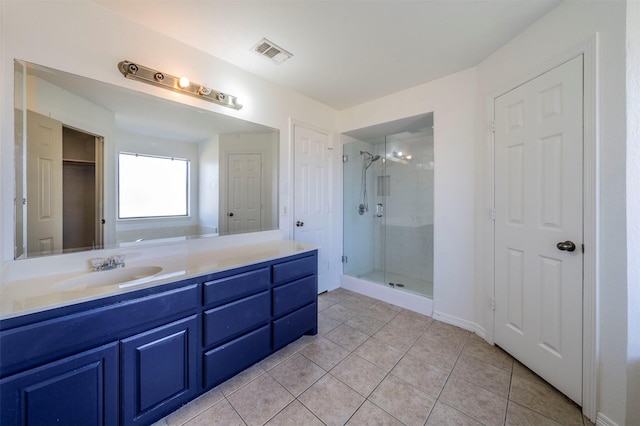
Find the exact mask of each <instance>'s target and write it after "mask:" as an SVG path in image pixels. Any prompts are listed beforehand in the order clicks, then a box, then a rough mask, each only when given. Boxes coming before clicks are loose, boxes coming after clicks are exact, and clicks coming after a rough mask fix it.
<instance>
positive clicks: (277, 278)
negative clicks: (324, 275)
mask: <svg viewBox="0 0 640 426" xmlns="http://www.w3.org/2000/svg"><path fill="white" fill-rule="evenodd" d="M272 268H273V270H272V271H273V283H274V284H280V283H285V282H287V281H291V280H294V279H296V278H302V277H306V276H307V275H312V274H315V273H317V272H318V257H317V256H307V257H303V258H301V259H296V260H290V261H288V262H283V263H279V264H277V265H273V266H272Z"/></svg>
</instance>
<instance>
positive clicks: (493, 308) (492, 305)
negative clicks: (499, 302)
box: [491, 299, 496, 311]
mask: <svg viewBox="0 0 640 426" xmlns="http://www.w3.org/2000/svg"><path fill="white" fill-rule="evenodd" d="M491 310H492V311H495V310H496V299H491Z"/></svg>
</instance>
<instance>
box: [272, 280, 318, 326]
mask: <svg viewBox="0 0 640 426" xmlns="http://www.w3.org/2000/svg"><path fill="white" fill-rule="evenodd" d="M316 280H317V276H316V275H311V276H309V277H306V278H302V279H301V280H296V281H294V282H292V283H289V284H284V285H281V286H278V287H275V288H274V289H273V290H272V291H273V316H274V317H277V316H280V315H282V314H286V313H287V312H290V311H293V310H294V309H297V308H299V307H301V306H304V305H306V304H309V303H311V302H313V301H315V300H316V296H317V293H318V291H317V285H316Z"/></svg>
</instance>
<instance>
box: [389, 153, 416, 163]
mask: <svg viewBox="0 0 640 426" xmlns="http://www.w3.org/2000/svg"><path fill="white" fill-rule="evenodd" d="M392 155H393V158H397V159H398V160H403V161H411V159H412V158H413V157H411V156H410V155H404V154H403V153H402V151H393V154H392Z"/></svg>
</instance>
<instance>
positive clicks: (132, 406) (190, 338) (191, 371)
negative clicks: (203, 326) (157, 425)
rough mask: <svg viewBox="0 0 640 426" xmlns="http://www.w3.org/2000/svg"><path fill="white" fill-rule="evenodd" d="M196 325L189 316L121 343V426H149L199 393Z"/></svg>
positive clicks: (192, 317) (194, 316)
mask: <svg viewBox="0 0 640 426" xmlns="http://www.w3.org/2000/svg"><path fill="white" fill-rule="evenodd" d="M198 323H199V315H191V316H189V317H187V318H184V319H182V320H179V321H175V322H172V323H170V324H167V325H164V326H161V327H157V328H154V329H152V330H149V331H146V332H144V333H140V334H137V335H135V336H132V337H129V338H126V339H123V340H122V341H121V342H120V397H121V400H122V411H121V422H120V424H122V425H135V424H149V423H151V422H153V421H155V420H156V419H157V418H159V417H162V416H163V415H165V413H167V412H171V411H173V410H175V409H177V408H178V407H180V405H182V404H184V403H186V402H188V401H189V400H190V399H192V398H193V397H194V396H195V395H196V394H197V393H198V390H199V387H198V380H197V371H198V368H197V358H198V348H199V347H200V346H199V344H198V343H199V342H198V332H197V330H198Z"/></svg>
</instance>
